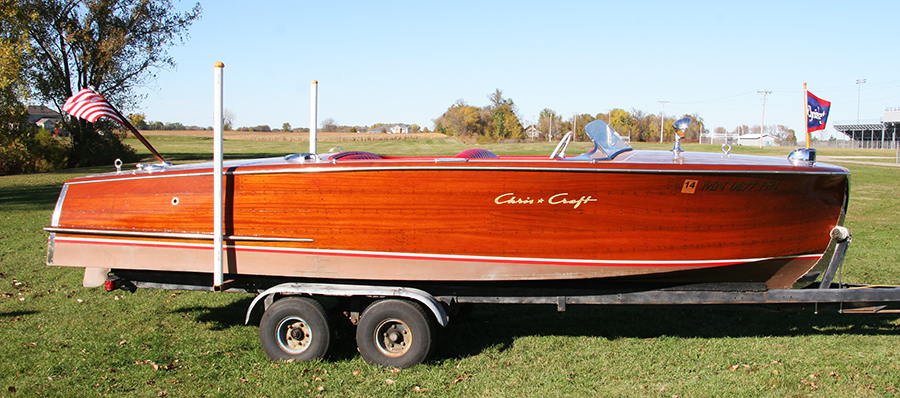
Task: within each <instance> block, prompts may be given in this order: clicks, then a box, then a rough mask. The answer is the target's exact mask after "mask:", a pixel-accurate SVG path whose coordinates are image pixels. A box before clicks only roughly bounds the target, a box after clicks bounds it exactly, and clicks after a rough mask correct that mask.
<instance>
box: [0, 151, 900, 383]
mask: <svg viewBox="0 0 900 398" xmlns="http://www.w3.org/2000/svg"><path fill="white" fill-rule="evenodd" d="M151 141H152V142H153V143H154V144H155V145H156V146H157V148H158V149H159V151H160V152H161V153H162V154H163V155H164V156H166V157H167V158H169V159H170V160H171V161H173V162H175V163H184V162H189V161H199V160H205V159H209V158H211V155H210V150H211V147H212V143H211V140H209V139H202V138H188V137H153V138H152V139H151ZM132 145H134V146H135V147H136V148H137V145H138V144H136V143H135V144H132ZM573 145H576V148H575V149H570V150H569V151H568V152H569V153H576V152H578V151H580V150H584V149H585V147H584V144H581V143H576V144H573ZM290 146H296V148H290ZM333 146H341V147H343V149H345V150H365V151H372V152H378V153H383V154H387V155H400V154H405V153H423V154H454V153H458V152H459V151H461V150H463V149H466V148H468V147H471V146H472V145H465V144H460V143H458V142H456V141H455V140H451V139H427V140H411V141H369V142H340V143H320V144H319V148H322V149H323V150H327V149H328V148H331V147H333ZM554 146H555V143H553V144H548V143H522V144H494V145H485V146H484V147H486V148H488V149H491V150H493V151H495V152H497V153H500V154H513V153H515V154H549V153H550V151H551V150H552V149H553V147H554ZM637 146H639V147H640V148H641V149H649V148H663V147H660V146H659V145H658V144H657V145H654V144H644V145H637ZM664 147H665V148H664V149H669V148H670V147H671V144H667V145H664ZM684 147H685V149H686V150H689V151H690V150H703V151H719V147H718V146H713V145H702V146H698V145H685V146H684ZM225 148H226V151H227V155H226V157H227V158H241V157H256V156H282V155H284V154H286V153H289V152H306V151H307V148H308V144H307V143H305V142H287V143H285V142H271V141H268V142H267V141H231V140H229V141H226V143H225ZM789 151H790V149H789V148H764V149H758V148H739V147H735V148H734V150H733V151H732V153H752V154H763V155H772V156H779V157H781V156H786V155H787V153H788V152H789ZM833 151H834V152H832V151H831V150H828V149H825V150H821V151H819V156H873V155H872V154H875V153H878V154H877V155H875V156H893V152H890V153H888V152H885V154H884V155H881V154H880V152H878V151H871V150H847V149H840V150H833ZM140 153H141V154H142V155H144V156H145V158H146V159H148V160H149V159H151V158H150V157H149V154H148V153H147V152H146V151H143V150H141V151H140ZM839 162H840V161H835V163H838V164H842V165H844V164H843V163H839ZM845 166H846V167H848V168H849V169H850V170H851V172H852V174H853V176H852V191H851V202H850V210H849V214H848V217H847V222H846V225H847V226H848V227H849V228H850V230H851V231H852V232H853V243H852V244H851V245H850V250H849V252H848V255H847V260H846V262H845V265H844V268H843V272H842V276H841V277H842V278H843V281H844V282H852V283H879V284H898V283H900V264H898V262H900V261H898V260H900V225H898V220H900V195H898V194H897V192H898V185H900V184H898V181H900V168H897V167H889V166H886V165H877V164H857V163H847V164H846V165H845ZM111 170H113V167H112V165H109V166H106V167H95V168H91V169H78V170H67V171H62V172H55V173H44V174H33V175H22V176H7V177H0V397H20V396H65V397H74V396H116V397H118V396H135V397H148V396H169V397H193V396H198V397H199V396H215V397H219V396H223V397H231V396H234V397H247V396H250V397H287V396H362V397H393V396H434V397H438V396H440V397H445V396H450V397H473V396H474V397H482V396H484V397H506V396H508V397H538V396H542V397H543V396H550V397H555V396H591V397H593V396H639V397H665V398H671V397H675V396H677V397H748V396H771V397H794V396H796V397H803V396H821V397H851V396H852V397H857V396H897V395H900V391H898V389H900V369H898V367H900V317H898V315H849V314H843V315H842V314H836V313H824V312H820V313H819V314H814V313H774V312H766V311H751V310H745V309H735V308H724V307H678V308H668V307H665V308H663V307H612V306H610V307H603V306H570V307H569V310H568V312H567V313H566V314H565V316H564V317H562V318H561V317H560V316H558V315H557V313H556V309H555V307H554V306H525V305H515V306H501V305H493V306H481V307H477V308H476V310H475V311H474V313H473V314H472V316H471V317H470V318H469V319H467V320H464V321H458V320H456V321H452V322H450V325H449V326H448V327H447V328H441V329H440V330H439V331H438V336H437V344H436V346H435V350H434V352H433V353H432V356H431V359H430V360H429V361H428V362H426V363H425V364H423V365H418V366H415V367H413V368H411V369H406V370H402V371H401V370H394V369H383V368H377V367H372V366H369V365H367V364H366V363H365V362H364V361H363V360H362V359H361V358H360V357H359V355H358V354H357V353H356V348H355V342H354V338H353V330H352V329H349V328H341V329H339V331H338V336H337V344H336V348H335V350H334V352H333V354H332V356H331V357H330V358H329V359H328V360H327V361H320V362H311V363H273V362H271V361H269V359H268V358H267V357H266V355H265V354H264V353H263V351H262V349H261V348H260V346H259V341H258V328H257V327H256V326H255V325H250V326H245V325H244V324H243V316H244V312H245V310H246V308H247V306H248V305H249V302H250V300H252V298H253V296H252V295H249V294H236V293H211V292H185V291H163V290H149V289H146V290H138V291H137V292H135V293H128V292H124V291H117V292H105V291H102V290H100V289H86V288H83V287H81V276H82V273H81V272H80V271H81V269H80V268H78V269H72V268H61V267H47V266H46V265H45V256H46V241H47V233H45V232H44V231H43V230H42V229H41V228H42V227H44V226H46V225H48V224H49V223H50V217H51V213H52V211H53V206H54V204H55V201H56V197H57V195H58V193H59V189H60V187H61V184H62V182H63V181H65V180H66V179H67V178H71V177H73V176H77V175H84V174H92V173H97V172H101V171H111Z"/></svg>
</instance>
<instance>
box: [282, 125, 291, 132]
mask: <svg viewBox="0 0 900 398" xmlns="http://www.w3.org/2000/svg"><path fill="white" fill-rule="evenodd" d="M281 131H291V124H290V123H284V124H282V125H281Z"/></svg>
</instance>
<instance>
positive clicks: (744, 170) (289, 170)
mask: <svg viewBox="0 0 900 398" xmlns="http://www.w3.org/2000/svg"><path fill="white" fill-rule="evenodd" d="M354 162H359V163H358V164H357V165H349V164H340V163H338V164H334V163H311V164H308V165H291V164H282V165H247V166H236V167H230V168H229V169H228V170H225V171H223V174H224V175H254V174H295V173H296V174H300V173H338V172H369V171H442V170H450V171H509V172H547V173H622V174H667V175H668V174H796V175H850V171H849V170H847V169H845V168H841V167H839V166H833V165H829V164H825V166H828V167H827V168H824V167H823V168H819V169H800V168H796V167H794V166H749V167H750V168H748V166H746V165H742V166H740V167H741V168H731V169H724V170H723V169H721V168H671V169H663V168H659V167H655V168H654V167H650V168H639V167H637V168H636V167H628V168H619V167H614V168H591V167H546V166H544V167H541V166H538V165H535V166H531V167H514V166H501V165H498V166H486V165H481V164H477V165H473V164H472V163H497V160H496V159H492V160H481V159H479V160H475V161H471V160H470V161H469V162H466V165H465V166H464V165H462V164H460V163H436V164H434V165H419V166H404V165H390V166H389V165H379V166H373V165H372V163H376V162H377V163H381V162H383V160H379V161H376V162H372V161H354ZM404 162H406V161H404ZM408 162H413V161H408ZM414 162H415V163H422V162H421V161H418V160H417V161H414ZM501 162H510V161H509V160H502V161H501ZM519 162H525V161H519ZM528 162H533V161H528ZM586 164H588V165H590V164H591V163H586ZM644 164H646V165H648V166H655V165H653V164H652V163H644ZM309 166H320V167H309ZM321 166H325V167H321ZM332 166H333V167H332ZM692 166H693V165H692ZM706 166H707V167H717V166H721V165H706ZM204 168H205V167H204ZM211 175H213V171H212V170H211V169H209V170H203V169H201V168H197V169H190V170H171V169H170V170H166V171H161V172H147V173H146V174H136V173H127V174H126V173H121V174H111V175H110V174H95V175H90V176H84V177H78V178H74V179H71V180H69V181H66V183H65V184H67V185H68V184H85V183H96V182H112V181H121V180H139V179H151V178H175V177H196V176H211Z"/></svg>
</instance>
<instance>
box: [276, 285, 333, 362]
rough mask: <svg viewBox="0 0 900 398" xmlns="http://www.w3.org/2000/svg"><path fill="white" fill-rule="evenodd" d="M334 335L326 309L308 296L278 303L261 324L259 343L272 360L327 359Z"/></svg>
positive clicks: (287, 299)
mask: <svg viewBox="0 0 900 398" xmlns="http://www.w3.org/2000/svg"><path fill="white" fill-rule="evenodd" d="M331 334H332V328H331V322H330V321H329V318H328V315H327V313H326V312H325V308H324V307H322V304H320V303H319V302H318V301H316V300H313V299H311V298H306V297H289V298H284V299H281V300H278V301H276V302H275V303H274V304H272V305H271V306H270V307H269V309H268V310H266V312H265V313H263V316H262V320H260V322H259V341H260V343H261V344H262V348H263V351H265V352H266V355H268V356H269V358H271V359H272V360H297V361H309V360H313V359H319V358H324V357H325V355H327V354H328V350H329V349H330V348H331Z"/></svg>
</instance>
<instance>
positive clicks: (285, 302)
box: [106, 228, 900, 368]
mask: <svg viewBox="0 0 900 398" xmlns="http://www.w3.org/2000/svg"><path fill="white" fill-rule="evenodd" d="M850 241H851V237H850V234H849V232H847V231H846V229H844V228H839V229H838V228H836V232H833V233H832V244H831V245H830V246H829V250H828V251H827V252H826V253H825V256H823V260H822V261H823V262H825V261H827V262H828V266H827V268H825V270H824V271H823V272H821V273H820V274H815V275H812V276H813V277H814V278H815V279H821V280H820V281H819V282H815V283H810V284H808V285H807V286H806V287H804V288H792V289H767V288H766V287H765V284H763V283H715V284H692V285H684V286H667V287H660V288H647V287H646V286H615V287H609V286H607V287H600V288H584V287H571V286H569V287H558V288H553V287H540V288H532V287H527V286H526V287H522V286H505V287H504V286H503V285H492V286H490V287H485V286H483V285H480V286H469V287H466V286H446V285H434V286H429V285H417V286H383V285H370V284H367V283H361V284H352V283H346V282H341V281H333V282H322V281H308V282H307V281H285V280H283V279H279V278H271V277H268V278H265V277H253V276H246V275H229V277H230V278H231V279H230V280H227V281H225V282H224V283H223V284H222V286H220V287H219V289H216V288H214V287H213V285H212V283H211V282H212V280H211V278H212V276H211V275H210V274H188V275H186V274H185V273H173V272H154V271H136V270H113V272H112V275H114V276H110V277H109V278H108V279H107V282H106V289H107V290H114V289H118V288H123V289H127V290H131V291H134V290H135V289H137V288H155V289H175V290H205V291H212V290H221V291H230V292H250V293H258V295H257V296H256V298H254V300H253V301H252V302H251V303H250V306H249V308H248V309H247V313H246V316H245V323H247V324H249V323H250V321H251V319H252V316H253V315H254V314H258V313H259V312H260V311H262V317H261V319H260V324H259V325H260V342H261V345H262V347H263V349H264V350H265V351H266V354H268V355H269V357H270V358H272V359H274V360H311V359H317V358H322V357H324V356H326V355H327V353H328V351H329V349H330V346H331V336H332V335H333V330H332V321H331V317H332V316H333V315H329V314H334V313H335V312H338V313H342V314H343V315H344V316H346V317H347V318H348V319H349V320H350V322H351V323H353V324H354V325H356V327H357V331H356V341H357V345H358V347H359V351H360V354H361V355H362V356H363V358H364V359H366V361H368V362H369V363H372V364H374V365H380V366H388V367H398V368H406V367H410V366H413V365H416V364H418V363H421V362H422V361H424V360H425V359H426V357H427V355H428V353H429V351H430V348H431V345H432V342H433V336H434V329H433V328H434V326H433V325H434V324H435V323H437V324H439V325H441V326H446V325H447V324H448V323H449V321H450V319H451V318H452V315H451V314H452V313H453V310H455V309H459V308H461V307H463V306H465V305H473V304H548V305H555V306H556V309H557V311H559V312H560V313H564V312H565V311H566V309H567V307H568V306H569V305H582V304H594V305H660V306H662V305H740V306H744V305H750V306H759V305H762V306H773V305H774V306H777V307H778V309H780V310H805V311H809V310H812V311H815V312H818V311H820V310H822V311H824V310H826V309H827V310H831V309H832V308H834V307H837V311H839V312H842V313H900V306H898V304H900V287H898V286H881V285H850V284H844V283H841V282H835V281H834V278H835V276H836V275H838V272H839V270H840V267H841V265H842V263H843V260H844V256H845V254H846V251H847V247H848V245H849V243H850ZM176 274H177V275H176ZM820 277H821V278H820ZM335 299H336V300H335ZM325 301H329V302H332V307H337V308H332V311H331V312H329V310H326V309H325V307H324V306H323V304H322V302H325ZM334 301H337V302H338V304H337V305H333V302H334ZM335 310H337V311H335Z"/></svg>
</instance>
